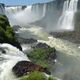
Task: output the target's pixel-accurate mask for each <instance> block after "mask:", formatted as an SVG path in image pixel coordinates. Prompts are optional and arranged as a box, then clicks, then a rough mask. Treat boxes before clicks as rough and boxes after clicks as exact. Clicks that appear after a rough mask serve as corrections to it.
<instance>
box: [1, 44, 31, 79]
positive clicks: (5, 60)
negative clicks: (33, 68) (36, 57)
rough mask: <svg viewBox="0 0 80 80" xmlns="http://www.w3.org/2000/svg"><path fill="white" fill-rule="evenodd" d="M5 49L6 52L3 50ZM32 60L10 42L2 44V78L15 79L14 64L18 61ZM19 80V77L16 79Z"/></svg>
mask: <svg viewBox="0 0 80 80" xmlns="http://www.w3.org/2000/svg"><path fill="white" fill-rule="evenodd" d="M2 50H4V51H5V53H3V52H2ZM22 60H26V61H30V60H29V59H28V57H27V56H26V55H25V54H24V53H23V52H21V51H19V49H17V48H16V47H13V46H12V45H10V44H6V43H4V44H0V80H15V79H16V77H15V75H14V74H13V72H12V68H13V66H14V65H15V64H16V63H17V62H18V61H22ZM16 80H17V79H16Z"/></svg>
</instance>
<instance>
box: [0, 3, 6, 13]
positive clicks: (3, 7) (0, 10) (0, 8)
mask: <svg viewBox="0 0 80 80" xmlns="http://www.w3.org/2000/svg"><path fill="white" fill-rule="evenodd" d="M4 11H5V5H4V4H3V3H0V14H4Z"/></svg>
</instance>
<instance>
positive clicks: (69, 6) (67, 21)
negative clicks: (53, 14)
mask: <svg viewBox="0 0 80 80" xmlns="http://www.w3.org/2000/svg"><path fill="white" fill-rule="evenodd" d="M77 4H78V0H66V1H65V2H64V5H63V12H62V15H61V17H60V18H59V20H58V28H59V27H60V29H61V30H74V14H75V12H76V11H77Z"/></svg>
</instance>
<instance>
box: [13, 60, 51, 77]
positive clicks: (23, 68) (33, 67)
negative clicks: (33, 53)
mask: <svg viewBox="0 0 80 80" xmlns="http://www.w3.org/2000/svg"><path fill="white" fill-rule="evenodd" d="M12 71H13V72H14V74H15V75H16V76H17V77H21V76H23V75H27V74H28V73H29V72H33V71H40V72H45V73H47V74H51V73H50V72H49V71H48V70H47V68H43V67H42V66H40V65H37V64H34V63H32V62H30V61H20V62H18V63H17V64H16V65H15V66H14V67H13V68H12Z"/></svg>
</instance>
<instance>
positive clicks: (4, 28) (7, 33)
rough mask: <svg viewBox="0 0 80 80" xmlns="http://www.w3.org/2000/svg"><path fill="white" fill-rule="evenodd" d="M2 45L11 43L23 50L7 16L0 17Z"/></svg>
mask: <svg viewBox="0 0 80 80" xmlns="http://www.w3.org/2000/svg"><path fill="white" fill-rule="evenodd" d="M0 43H9V44H12V45H13V46H15V47H17V48H19V49H20V50H22V48H21V46H20V44H19V42H18V41H17V39H16V37H15V33H14V31H13V29H12V27H11V26H10V24H9V21H8V18H7V17H6V16H5V15H0Z"/></svg>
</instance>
